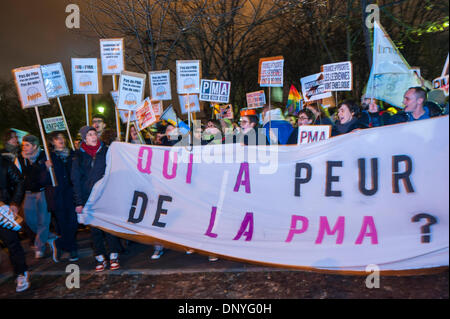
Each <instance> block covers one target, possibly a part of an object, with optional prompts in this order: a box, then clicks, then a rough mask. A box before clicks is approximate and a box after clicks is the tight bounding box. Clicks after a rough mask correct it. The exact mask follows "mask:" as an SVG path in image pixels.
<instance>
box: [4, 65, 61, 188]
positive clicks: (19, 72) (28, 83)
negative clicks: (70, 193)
mask: <svg viewBox="0 0 450 319" xmlns="http://www.w3.org/2000/svg"><path fill="white" fill-rule="evenodd" d="M12 73H13V77H14V81H15V83H16V87H17V92H18V93H19V99H20V103H21V105H22V108H24V109H26V108H32V107H34V109H35V111H36V118H37V121H38V124H39V130H40V132H41V138H42V141H43V143H44V151H45V156H46V158H47V161H49V160H50V154H49V152H48V147H47V141H46V139H45V134H44V130H43V128H42V123H41V117H40V116H39V111H38V106H41V105H48V104H50V101H49V100H48V97H47V92H46V90H45V84H44V79H43V78H42V72H41V66H40V65H33V66H28V67H23V68H17V69H14V70H12ZM49 171H50V177H51V179H52V185H53V187H56V186H57V185H58V184H57V181H56V177H55V172H54V170H53V166H51V167H50V170H49Z"/></svg>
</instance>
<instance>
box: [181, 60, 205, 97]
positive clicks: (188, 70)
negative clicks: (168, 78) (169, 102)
mask: <svg viewBox="0 0 450 319" xmlns="http://www.w3.org/2000/svg"><path fill="white" fill-rule="evenodd" d="M200 68H201V66H200V60H186V61H177V92H178V94H194V93H197V94H198V93H200V77H201V69H200Z"/></svg>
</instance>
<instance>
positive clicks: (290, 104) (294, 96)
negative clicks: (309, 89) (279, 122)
mask: <svg viewBox="0 0 450 319" xmlns="http://www.w3.org/2000/svg"><path fill="white" fill-rule="evenodd" d="M302 100H303V98H302V96H301V94H300V93H299V92H298V91H297V89H296V88H295V86H294V85H293V84H292V85H291V88H290V90H289V96H288V101H287V104H286V110H287V113H288V114H292V115H297V114H298V112H300V110H301V109H302V108H303V107H302V106H303V105H302V102H301V101H302Z"/></svg>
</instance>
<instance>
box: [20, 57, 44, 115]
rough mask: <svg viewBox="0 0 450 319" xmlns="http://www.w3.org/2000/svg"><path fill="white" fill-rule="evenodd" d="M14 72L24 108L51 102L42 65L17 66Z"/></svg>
mask: <svg viewBox="0 0 450 319" xmlns="http://www.w3.org/2000/svg"><path fill="white" fill-rule="evenodd" d="M12 73H13V76H14V81H15V83H16V87H17V92H18V93H19V99H20V103H21V105H22V108H24V109H26V108H30V107H35V106H41V105H47V104H50V101H49V100H48V98H47V92H46V90H45V85H44V79H43V77H42V72H41V66H40V65H33V66H28V67H23V68H17V69H14V70H12Z"/></svg>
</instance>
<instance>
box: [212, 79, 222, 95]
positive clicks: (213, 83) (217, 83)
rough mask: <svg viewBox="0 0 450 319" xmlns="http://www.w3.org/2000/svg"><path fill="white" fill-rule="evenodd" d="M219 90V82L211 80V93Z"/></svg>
mask: <svg viewBox="0 0 450 319" xmlns="http://www.w3.org/2000/svg"><path fill="white" fill-rule="evenodd" d="M219 91H220V82H212V83H211V94H219Z"/></svg>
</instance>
